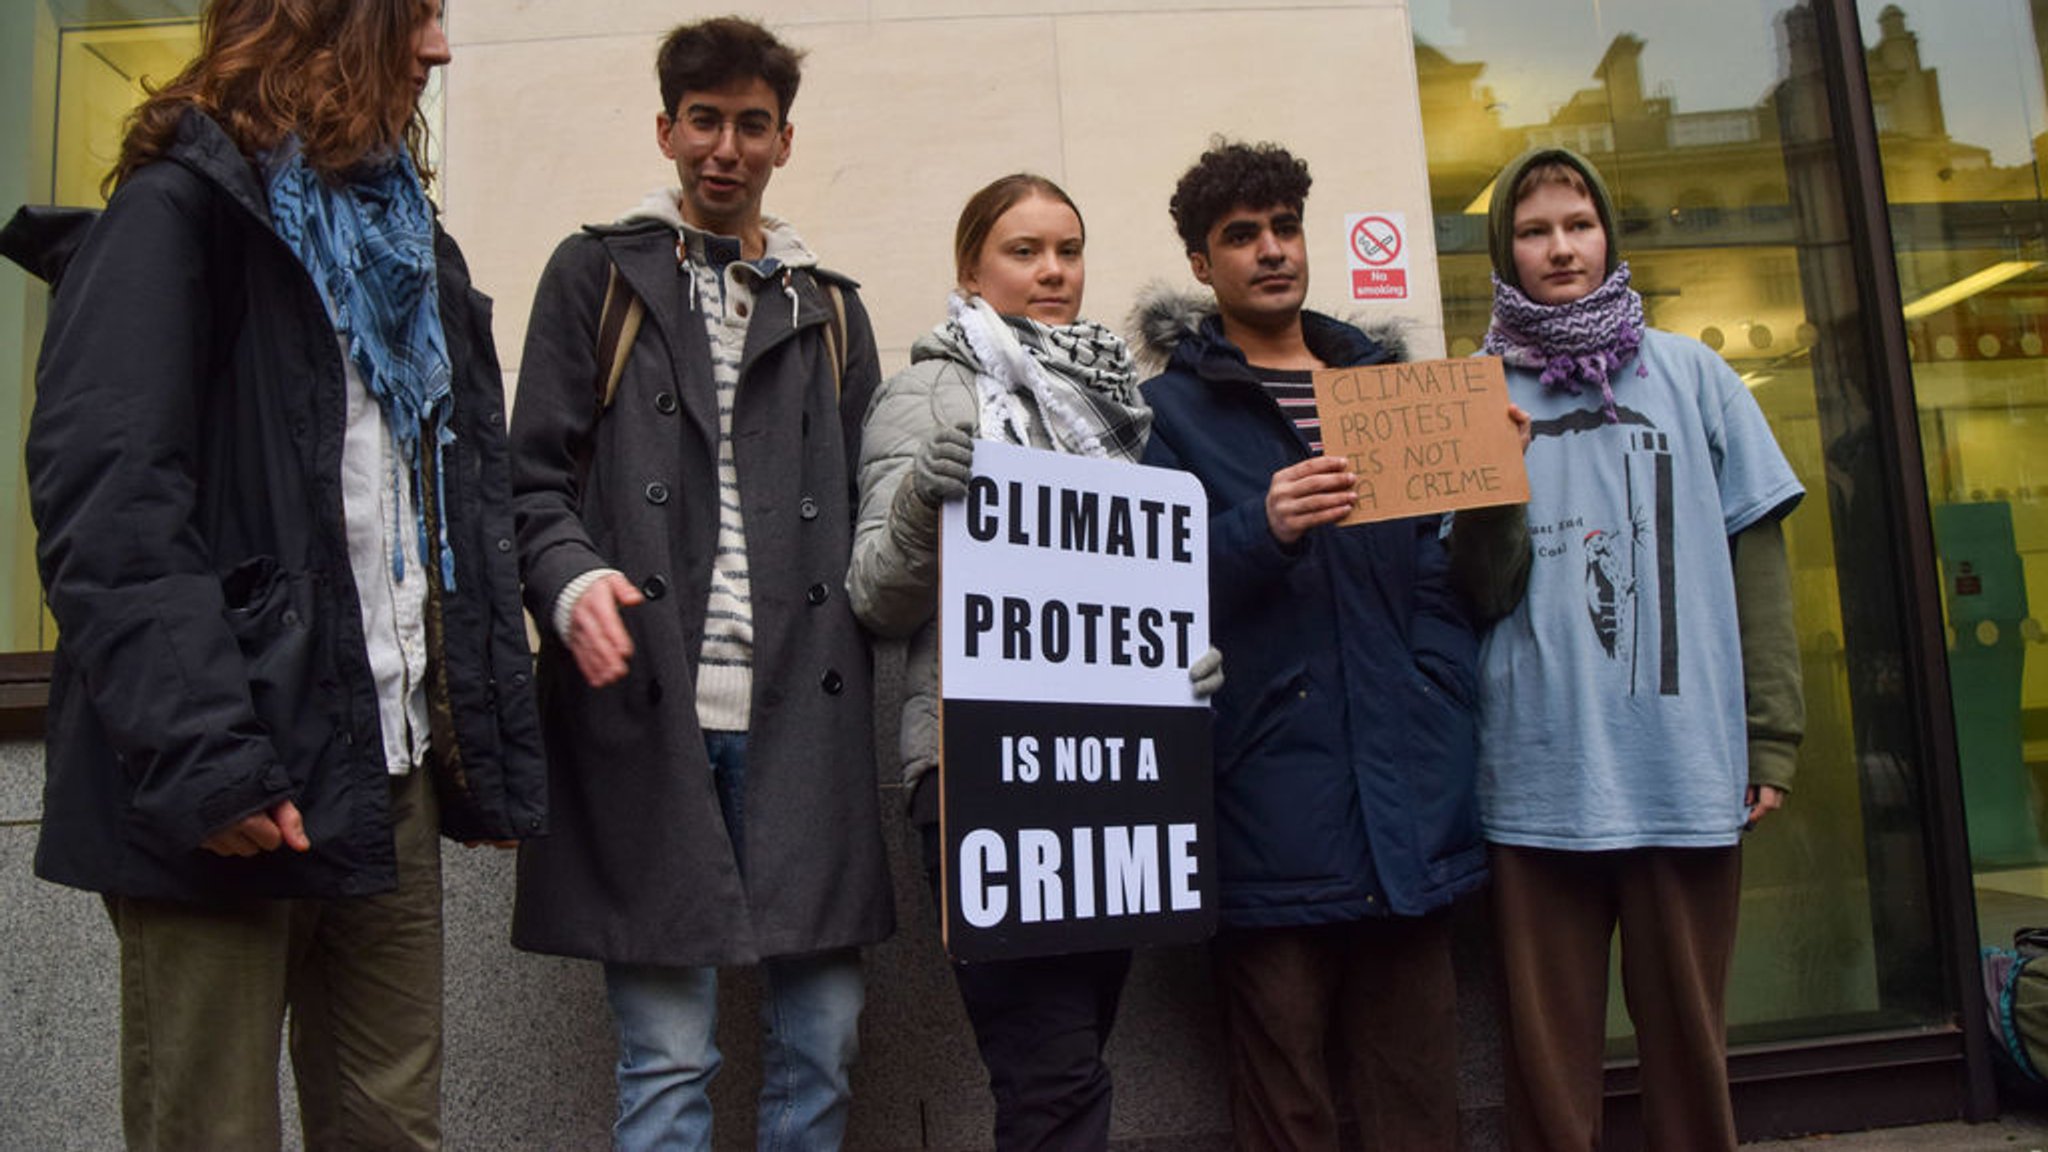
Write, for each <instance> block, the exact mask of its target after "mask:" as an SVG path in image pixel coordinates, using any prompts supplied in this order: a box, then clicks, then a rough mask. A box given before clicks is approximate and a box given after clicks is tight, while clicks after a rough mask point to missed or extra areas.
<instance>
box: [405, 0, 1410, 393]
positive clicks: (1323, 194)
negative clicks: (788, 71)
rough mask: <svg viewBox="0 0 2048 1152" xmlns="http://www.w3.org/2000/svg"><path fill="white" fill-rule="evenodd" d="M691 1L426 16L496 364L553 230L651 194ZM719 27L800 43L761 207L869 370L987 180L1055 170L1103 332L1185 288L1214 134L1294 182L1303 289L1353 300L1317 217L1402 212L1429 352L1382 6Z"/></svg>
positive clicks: (772, 7) (926, 319) (782, 3)
mask: <svg viewBox="0 0 2048 1152" xmlns="http://www.w3.org/2000/svg"><path fill="white" fill-rule="evenodd" d="M705 14H708V13H705V12H699V11H695V10H692V9H689V8H684V7H679V6H677V5H674V4H660V3H653V2H651V0H607V2H606V3H602V4H583V3H574V2H571V0H462V2H461V3H460V4H457V5H452V6H451V10H450V12H449V19H448V32H449V36H450V40H451V43H452V46H453V48H454V52H455V61H454V64H453V65H452V66H451V67H450V68H448V70H447V72H446V97H447V101H446V108H447V115H446V124H445V131H444V133H443V138H444V142H445V148H446V151H445V157H446V161H445V167H444V173H443V179H444V184H443V189H442V190H443V196H444V200H445V203H446V206H447V210H448V223H449V227H450V230H451V231H452V232H454V233H455V235H456V236H457V237H459V238H460V239H461V240H462V242H463V244H464V246H465V248H466V249H467V250H468V252H469V255H470V261H471V264H472V270H473V272H474V273H475V277H476V281H477V283H478V285H479V286H480V287H482V288H483V289H484V291H486V292H488V293H490V294H491V295H492V296H494V297H496V299H497V301H498V312H497V336H498V344H499V347H500V349H501V351H502V354H503V356H504V360H505V366H506V369H507V372H508V374H510V373H513V372H516V370H517V367H518V360H519V350H520V347H521V344H522V342H523V340H524V338H525V331H526V320H527V312H528V309H529V306H530V301H531V297H532V291H533V284H534V281H535V280H536V278H537V277H538V276H539V274H540V270H541V268H542V266H543V265H544V264H545V263H546V261H547V257H548V254H549V252H550V251H552V250H553V248H554V245H555V243H556V242H557V241H558V240H560V238H561V237H562V236H563V235H565V234H566V233H568V232H569V231H570V230H572V229H574V228H575V227H577V226H578V225H580V224H582V223H584V222H589V221H602V220H610V219H613V218H615V217H617V216H618V215H619V214H621V213H622V212H624V211H625V210H626V209H627V208H629V207H631V206H632V205H633V204H634V203H636V202H637V201H638V200H639V199H640V197H641V196H642V195H643V194H645V193H646V192H647V191H648V190H650V189H652V188H655V187H658V186H660V185H662V184H664V183H673V182H674V179H675V173H674V169H673V168H672V167H671V166H670V164H669V162H668V161H666V160H664V159H663V158H662V156H661V153H660V152H659V151H658V150H657V148H656V146H655V134H654V118H655V115H656V113H658V112H659V111H660V110H661V107H660V106H661V99H660V94H659V92H658V90H657V86H656V82H655V78H654V49H655V46H656V44H657V43H658V41H659V39H660V37H661V35H662V34H663V33H664V32H666V31H667V29H669V28H670V27H672V26H673V25H674V24H676V23H678V22H680V21H683V20H687V19H691V18H694V17H697V16H701V15H705ZM745 14H746V15H749V16H753V17H755V18H758V19H760V20H761V21H762V22H763V23H765V24H767V25H768V26H770V27H771V28H773V29H774V30H775V31H776V32H777V33H778V34H779V35H781V36H782V37H784V38H785V39H786V40H788V41H789V42H790V43H792V44H795V45H797V46H799V47H802V48H804V49H806V50H807V51H808V53H809V56H808V58H807V60H806V64H805V71H804V83H803V88H802V90H801V92H800V93H799V95H798V97H797V101H796V104H795V105H794V107H793V108H792V109H791V115H790V120H791V122H792V123H793V124H794V125H795V126H796V136H795V143H794V149H793V151H792V154H791V158H790V162H789V164H788V165H787V166H786V167H784V168H783V169H782V170H781V171H780V172H778V173H777V174H776V176H775V178H774V181H773V182H772V183H771V184H770V186H769V189H768V195H767V198H766V208H767V210H768V211H769V212H770V213H772V214H775V215H778V216H781V217H783V218H785V219H788V220H790V221H792V222H793V223H794V224H795V225H796V227H797V229H798V231H799V232H800V233H802V235H803V236H804V237H805V238H806V239H807V240H808V241H809V242H810V244H811V246H812V247H813V248H814V249H815V250H816V251H817V252H818V253H819V255H820V258H821V259H822V260H823V261H824V262H825V263H826V264H827V265H828V266H830V267H833V268H836V269H839V270H842V271H844V272H846V273H847V274H849V275H851V276H853V277H855V278H856V279H858V280H860V281H861V282H862V284H863V295H864V298H865V299H866V300H867V302H868V307H869V309H870V311H871V312H872V314H873V317H874V322H875V329H876V338H877V340H878V342H879V343H880V345H881V348H882V366H883V370H884V371H885V372H887V371H893V370H894V369H896V368H899V367H901V366H902V365H903V364H904V363H905V361H906V360H907V358H908V354H909V347H910V343H911V341H912V340H913V339H915V338H916V336H917V335H918V334H919V333H921V332H922V331H924V330H925V329H927V328H929V327H930V326H931V325H932V324H933V323H935V322H936V321H937V320H938V319H939V317H940V316H941V315H942V314H943V310H944V300H945V295H946V292H947V290H948V289H949V288H950V287H951V285H952V256H951V249H952V235H953V225H954V221H955V219H956V218H957V216H958V213H959V210H960V206H961V204H962V203H964V202H965V201H966V199H967V197H968V195H969V194H970V193H972V192H973V191H974V190H975V189H976V188H978V187H980V186H981V185H982V184H984V183H986V182H987V181H989V180H991V179H994V178H995V177H997V176H1001V175H1003V174H1004V173H1007V172H1013V171H1018V170H1029V171H1034V172H1038V173H1042V174H1044V175H1046V176H1049V177H1051V178H1052V179H1054V180H1055V181H1058V182H1059V183H1060V184H1061V185H1062V186H1064V187H1065V188H1066V189H1067V191H1068V192H1069V193H1070V194H1072V195H1073V197H1074V199H1075V200H1076V201H1077V202H1078V203H1079V205H1080V207H1081V211H1082V213H1083V215H1084V216H1085V217H1086V219H1087V223H1088V228H1089V244H1088V257H1089V259H1088V271H1089V282H1088V291H1087V299H1086V307H1085V309H1084V312H1085V314H1086V315H1088V316H1090V317H1091V318H1094V319H1097V320H1101V321H1103V322H1104V323H1108V324H1111V325H1113V326H1117V327H1121V326H1122V324H1123V320H1124V317H1125V315H1126V314H1127V313H1128V311H1129V309H1130V305H1131V302H1132V299H1133V297H1134V296H1135V294H1136V292H1137V290H1138V288H1139V286H1140V285H1142V284H1144V283H1145V282H1147V281H1149V280H1165V281H1167V282H1170V283H1174V284H1180V285H1184V286H1188V287H1192V286H1194V281H1193V279H1192V278H1191V277H1190V276H1189V275H1188V272H1187V261H1186V259H1185V257H1184V256H1183V255H1182V253H1181V249H1180V245H1179V241H1178V239H1177V238H1176V237H1175V235H1174V233H1173V227H1172V223H1171V221H1170V220H1169V219H1168V217H1167V213H1166V202H1167V197H1168V195H1169V194H1170V193H1171V191H1172V189H1173V183H1174V181H1175V180H1176V179H1177V178H1178V177H1179V175H1180V173H1181V172H1182V171H1183V170H1184V169H1185V168H1186V167H1187V166H1188V165H1189V164H1190V163H1192V162H1193V161H1194V159H1195V157H1196V156H1198V155H1199V154H1200V153H1201V151H1202V149H1203V147H1204V145H1205V144H1206V143H1207V141H1208V140H1209V138H1210V137H1211V136H1212V135H1214V134H1217V133H1221V134H1224V135H1228V136H1231V137H1236V138H1244V139H1250V140H1272V141H1276V142H1278V143H1281V144H1284V145H1286V146H1287V147H1289V148H1290V149H1292V150H1293V151H1294V152H1295V153H1296V154H1297V155H1299V156H1301V157H1303V158H1304V159H1306V160H1307V161H1308V162H1309V165H1310V169H1311V171H1312V173H1313V174H1314V176H1315V186H1314V190H1313V192H1312V193H1311V196H1310V199H1309V204H1308V209H1309V218H1308V229H1309V241H1310V245H1311V247H1310V265H1311V271H1312V275H1313V277H1314V279H1313V283H1312V286H1311V290H1310V305H1311V306H1312V307H1316V308H1320V309H1323V310H1333V311H1339V312H1349V311H1353V310H1354V309H1353V306H1352V305H1351V304H1350V302H1349V297H1348V291H1347V277H1346V276H1345V272H1344V269H1345V255H1344V252H1345V248H1344V244H1345V236H1344V227H1343V225H1344V216H1345V214H1346V213H1353V212H1365V211H1394V212H1401V213H1404V214H1405V215H1406V217H1407V220H1408V221H1409V222H1410V223H1411V228H1410V233H1411V234H1410V237H1409V257H1410V261H1409V262H1410V268H1411V272H1410V275H1411V281H1410V284H1409V298H1408V300H1407V301H1405V302H1402V303H1399V304H1388V305H1376V306H1374V309H1373V310H1374V311H1375V312H1376V313H1386V314H1391V315H1395V316H1398V317H1400V318H1401V319H1402V320H1403V321H1405V322H1406V324H1407V325H1408V327H1409V334H1410V340H1411V343H1412V344H1413V345H1414V348H1415V351H1416V352H1417V353H1418V354H1434V353H1436V352H1437V350H1439V349H1441V347H1442V324H1441V319H1440V315H1439V308H1438V293H1437V281H1436V273H1435V250H1434V247H1433V245H1432V243H1431V239H1432V238H1431V235H1430V229H1429V226H1428V221H1429V219H1430V216H1429V197H1428V186H1427V173H1426V165H1425V160H1424V154H1423V143H1422V120H1421V114H1420V110H1419V107H1418V104H1417V101H1416V95H1415V93H1416V82H1415V62H1414V54H1413V51H1412V49H1411V46H1410V33H1409V25H1408V12H1407V8H1406V5H1405V4H1403V3H1401V2H1399V0H1394V2H1365V3H1348V4H1345V3H1325V4H1298V3H1287V4H1283V3H1280V2H1278V0H1267V2H1265V3H1251V4H1230V5H1213V4H1212V5H1203V4H1190V3H1185V2H1181V3H1170V2H1166V0H1111V2H1096V3H1087V2H1081V0H1054V2H1052V3H1047V4H1041V5H1033V6H1025V5H1018V4H1014V3H996V2H992V0H961V2H952V0H946V2H941V0H874V2H860V0H765V2H763V3H760V4H757V5H755V6H754V7H753V8H752V9H750V10H748V11H747V12H746V13H745Z"/></svg>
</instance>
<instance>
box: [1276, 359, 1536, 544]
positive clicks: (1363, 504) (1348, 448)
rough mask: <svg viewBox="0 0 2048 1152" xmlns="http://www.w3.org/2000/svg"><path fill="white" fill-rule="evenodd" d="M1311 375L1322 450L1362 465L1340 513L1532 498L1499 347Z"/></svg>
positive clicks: (1356, 517)
mask: <svg viewBox="0 0 2048 1152" xmlns="http://www.w3.org/2000/svg"><path fill="white" fill-rule="evenodd" d="M1315 384H1316V413H1317V415H1319V416H1320V417H1321V418H1322V422H1323V427H1322V431H1323V451H1324V452H1327V453H1329V454H1330V455H1332V456H1344V457H1348V458H1349V459H1350V460H1351V467H1352V470H1353V471H1355V472H1356V473H1357V474H1358V506H1357V507H1356V508H1355V509H1353V510H1352V513H1351V515H1350V516H1348V517H1346V518H1345V519H1344V520H1343V521H1342V523H1345V524H1363V523H1365V522H1367V521H1370V520H1393V519H1396V518H1398V517H1402V516H1419V515H1422V514H1424V513H1429V512H1449V511H1451V510H1453V509H1457V508H1480V507H1485V506H1486V505H1489V504H1520V503H1523V502H1525V501H1527V500H1528V499H1529V473H1528V472H1527V471H1525V470H1524V469H1523V467H1522V443H1521V439H1520V438H1519V437H1518V436H1517V435H1516V432H1515V426H1514V422H1513V421H1511V420H1509V419H1508V384H1507V377H1506V375H1505V374H1504V373H1503V372H1502V371H1501V363H1500V357H1498V356H1473V357H1463V358H1460V359H1456V360H1421V361H1417V362H1415V363H1412V364H1375V365H1372V366H1370V367H1364V368H1325V369H1322V370H1321V371H1318V372H1317V373H1316V374H1315Z"/></svg>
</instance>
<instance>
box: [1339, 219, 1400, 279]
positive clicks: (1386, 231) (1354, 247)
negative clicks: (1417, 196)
mask: <svg viewBox="0 0 2048 1152" xmlns="http://www.w3.org/2000/svg"><path fill="white" fill-rule="evenodd" d="M1351 251H1352V254H1353V255H1355V256H1357V257H1358V258H1359V259H1360V260H1362V261H1364V262H1365V263H1366V264H1367V265H1369V266H1371V267H1374V268H1384V267H1386V266H1387V265H1389V264H1392V263H1393V262H1394V261H1395V259H1396V258H1398V257H1399V256H1400V255H1401V228H1400V226H1399V225H1397V224H1395V223H1394V222H1393V221H1392V220H1389V219H1387V218H1386V217H1385V216H1365V217H1361V218H1360V219H1359V221H1358V223H1357V224H1355V225H1353V226H1352V228H1351Z"/></svg>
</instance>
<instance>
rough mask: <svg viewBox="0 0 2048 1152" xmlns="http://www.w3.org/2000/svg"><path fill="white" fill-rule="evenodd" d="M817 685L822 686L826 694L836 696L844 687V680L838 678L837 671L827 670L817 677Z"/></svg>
mask: <svg viewBox="0 0 2048 1152" xmlns="http://www.w3.org/2000/svg"><path fill="white" fill-rule="evenodd" d="M818 687H820V688H823V689H824V690H825V695H827V696H837V695H839V691H840V689H842V688H845V687H846V681H845V680H843V679H841V678H840V676H839V673H838V672H836V671H828V672H826V673H825V674H824V675H823V676H820V677H818Z"/></svg>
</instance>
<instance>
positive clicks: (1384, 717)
mask: <svg viewBox="0 0 2048 1152" xmlns="http://www.w3.org/2000/svg"><path fill="white" fill-rule="evenodd" d="M1308 186H1309V176H1308V169H1307V165H1306V164H1304V163H1302V162H1301V161H1299V160H1297V159H1295V158H1294V157H1293V156H1291V155H1289V154H1288V153H1287V152H1285V151H1284V150H1282V149H1280V148H1277V147H1274V146H1272V145H1259V146H1256V147H1249V146H1246V145H1242V144H1225V143H1221V142H1218V143H1217V144H1216V145H1214V146H1213V147H1212V149H1211V150H1210V151H1209V152H1207V153H1205V154H1204V155H1203V157H1202V158H1201V160H1200V161H1199V162H1198V163H1197V164H1196V165H1195V166H1194V167H1193V168H1192V169H1190V170H1189V171H1188V173H1187V174H1186V175H1185V176H1184V177H1182V179H1181V182H1180V185H1179V187H1178V188H1177V189H1176V191H1175V193H1174V197H1173V202H1172V211H1173V216H1174V223H1175V225H1176V227H1177V228H1178V229H1179V231H1180V235H1181V238H1182V239H1183V241H1184V242H1185V243H1186V245H1187V252H1188V261H1189V265H1190V267H1191V268H1192V270H1193V272H1194V275H1195V278H1196V279H1197V280H1200V281H1201V282H1202V283H1204V284H1206V285H1208V286H1209V287H1210V288H1212V289H1213V290H1214V292H1215V310H1214V311H1213V312H1211V311H1209V310H1208V309H1207V307H1206V305H1207V301H1201V302H1200V303H1192V302H1190V301H1189V300H1187V299H1185V298H1175V297H1170V296H1167V295H1165V294H1162V295H1161V296H1158V297H1155V298H1153V299H1151V300H1149V301H1146V302H1143V303H1141V305H1140V317H1141V324H1142V327H1143V329H1144V333H1145V337H1146V340H1147V342H1148V343H1149V344H1150V345H1151V346H1152V348H1153V349H1154V350H1155V352H1165V353H1167V355H1168V359H1167V364H1166V369H1165V371H1164V372H1162V373H1161V374H1160V375H1159V376H1157V377H1155V378H1153V379H1152V380H1150V381H1148V382H1147V383H1146V384H1145V385H1144V393H1145V399H1146V400H1147V401H1148V402H1149V403H1150V404H1151V405H1152V409H1153V412H1154V423H1153V431H1152V439H1151V441H1150V443H1149V445H1148V446H1147V448H1146V451H1145V462H1146V463H1149V464H1158V465H1162V466H1166V467H1172V468H1179V469H1182V470H1184V471H1187V472H1190V473H1193V474H1194V475H1195V476H1196V477H1198V478H1199V479H1200V480H1201V482H1202V485H1203V488H1204V489H1205V490H1206V492H1207V494H1208V502H1209V512H1210V529H1209V548H1210V596H1211V608H1212V613H1213V615H1212V621H1213V623H1212V630H1213V632H1212V634H1213V636H1214V637H1215V642H1216V645H1217V647H1218V648H1219V649H1221V650H1222V651H1223V652H1225V653H1228V658H1229V661H1230V676H1229V679H1228V680H1226V681H1225V683H1224V686H1223V689H1222V691H1221V693H1219V694H1218V695H1217V697H1216V699H1215V706H1216V721H1215V740H1216V748H1215V766H1216V810H1217V832H1218V844H1217V855H1218V867H1219V871H1220V883H1221V890H1222V909H1221V913H1222V931H1221V933H1220V934H1219V936H1218V937H1217V939H1216V943H1215V950H1214V951H1215V962H1216V974H1217V983H1218V991H1219V997H1220V1000H1221V1002H1222V1004H1223V1009H1224V1019H1225V1024H1226V1028H1227V1036H1228V1046H1229V1066H1230V1077H1231V1114H1232V1123H1233V1127H1234V1128H1235V1130H1236V1136H1237V1143H1238V1146H1239V1147H1243V1148H1295V1149H1309V1148H1329V1149H1334V1148H1335V1147H1336V1146H1337V1144H1336V1113H1335V1108H1334V1104H1333V1098H1334V1093H1333V1091H1332V1086H1331V1083H1330V1071H1329V1068H1327V1067H1326V1066H1325V1060H1324V1053H1325V1050H1326V1045H1327V1042H1328V1041H1329V1040H1330V1039H1332V1038H1333V1037H1334V1038H1335V1039H1336V1040H1337V1041H1338V1042H1339V1043H1341V1044H1342V1045H1343V1046H1344V1047H1345V1048H1346V1050H1347V1052H1348V1063H1349V1066H1350V1068H1351V1077H1350V1084H1349V1085H1348V1088H1349V1092H1348V1095H1349V1097H1350V1099H1351V1104H1352V1110H1353V1112H1354V1114H1355V1115H1356V1116H1357V1118H1358V1121H1359V1125H1360V1135H1361V1136H1362V1137H1363V1139H1364V1142H1365V1145H1366V1146H1367V1147H1373V1148H1402V1149H1434V1148H1441V1149H1447V1150H1448V1149H1453V1148H1455V1147H1456V1146H1457V1136H1458V1110H1457V1091H1456V1089H1457V1042H1456V1028H1455V1000H1456V994H1455V986H1454V982H1453V978H1452V972H1451V956H1450V927H1449V918H1448V913H1447V908H1448V906H1449V905H1450V903H1451V902H1452V900H1454V899H1455V898H1456V897H1457V896H1458V895H1460V894H1461V893H1464V892H1468V891H1470V890H1472V889H1473V888H1475V887H1477V886H1478V885H1479V884H1480V883H1481V882H1482V881H1483V880H1484V878H1485V854H1484V850H1483V847H1482V845H1481V843H1480V838H1479V824H1478V817H1477V810H1476V806H1475V800H1474V794H1473V779H1474V771H1475V762H1476V724H1475V721H1476V717H1475V713H1474V688H1475V679H1474V674H1475V667H1476V657H1477V641H1476V639H1475V636H1474V632H1473V624H1472V621H1471V619H1470V615H1469V612H1468V609H1467V607H1466V606H1465V604H1464V602H1463V601H1462V600H1461V599H1460V598H1459V597H1458V596H1457V595H1456V594H1455V593H1454V592H1453V591H1452V588H1451V585H1450V583H1449V580H1448V573H1447V556H1446V550H1445V546H1444V544H1443V542H1442V540H1441V539H1440V526H1441V525H1440V519H1439V518H1438V517H1436V516H1426V517H1415V518H1411V519H1402V520H1392V521H1386V522H1380V523H1374V524H1365V525H1357V526H1352V527H1343V528H1340V527H1337V526H1336V522H1337V521H1339V520H1341V519H1343V518H1344V517H1345V515H1346V514H1348V513H1349V511H1350V509H1351V506H1352V503H1353V500H1354V496H1353V491H1352V490H1353V484H1354V483H1355V476H1354V475H1353V474H1352V472H1351V471H1350V468H1349V465H1348V462H1347V461H1345V460H1343V459H1342V458H1339V457H1330V456H1324V455H1322V454H1321V452H1320V445H1319V443H1318V440H1319V430H1318V428H1317V425H1316V421H1315V407H1314V399H1313V384H1312V378H1311V374H1312V373H1313V371H1314V370H1315V369H1317V368H1323V367H1348V366H1353V365H1363V364H1375V363H1382V362H1385V361H1388V360H1391V359H1394V358H1395V357H1394V355H1393V353H1392V352H1390V351H1389V349H1388V348H1387V347H1386V346H1385V345H1383V344H1381V343H1380V342H1378V341H1376V340H1374V339H1373V338H1371V337H1370V336H1368V335H1366V334H1365V333H1363V332H1361V331H1359V330H1358V329H1356V328H1354V327H1352V326H1350V325H1348V324H1344V323H1341V322H1339V321H1337V320H1334V319H1331V318H1329V317H1327V316H1322V315H1319V314H1317V313H1314V312H1308V311H1304V310H1303V308H1302V302H1303V300H1304V298H1305V297H1306V295H1307V288H1308V268H1307V249H1306V245H1305V244H1304V241H1303V237H1302V222H1301V219H1302V216H1301V214H1302V207H1303V203H1304V201H1305V200H1306V198H1307V194H1308Z"/></svg>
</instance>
